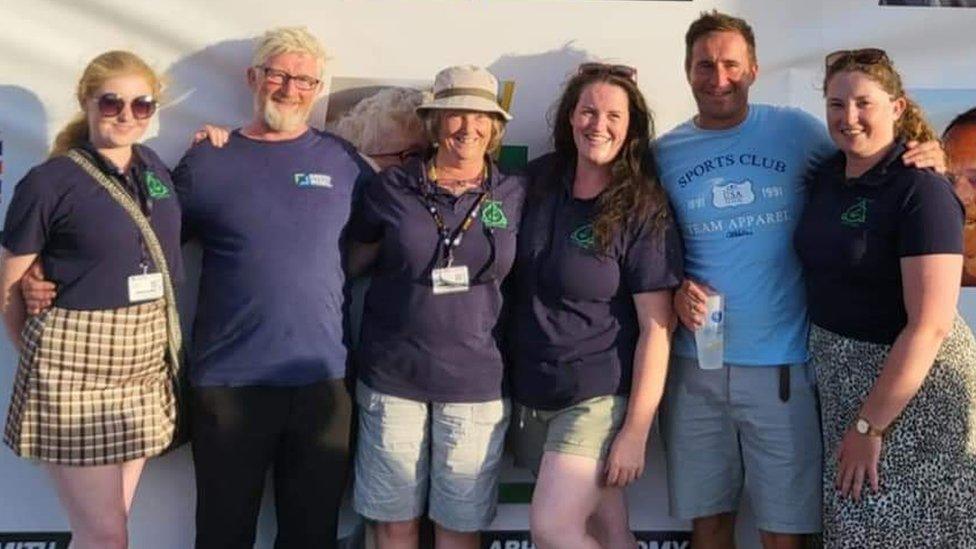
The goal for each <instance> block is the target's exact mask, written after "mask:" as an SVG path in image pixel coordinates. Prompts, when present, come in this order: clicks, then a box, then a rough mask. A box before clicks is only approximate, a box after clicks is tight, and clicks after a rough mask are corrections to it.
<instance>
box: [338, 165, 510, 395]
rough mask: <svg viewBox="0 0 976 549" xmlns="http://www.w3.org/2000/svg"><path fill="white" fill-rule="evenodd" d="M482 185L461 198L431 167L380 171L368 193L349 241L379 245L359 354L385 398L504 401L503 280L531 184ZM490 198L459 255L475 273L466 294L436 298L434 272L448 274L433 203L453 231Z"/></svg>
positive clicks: (364, 371) (366, 376)
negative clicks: (432, 177)
mask: <svg viewBox="0 0 976 549" xmlns="http://www.w3.org/2000/svg"><path fill="white" fill-rule="evenodd" d="M489 174H490V175H489V178H488V180H487V181H486V184H485V187H486V189H487V190H483V189H479V190H477V191H469V192H467V193H464V194H462V195H461V196H458V197H455V196H453V195H451V194H450V193H448V192H446V191H444V190H443V189H440V188H439V187H437V186H436V185H434V184H433V183H432V182H431V181H429V180H428V178H427V173H426V169H425V162H424V161H422V160H420V159H417V160H414V161H411V162H410V163H408V164H407V165H406V166H404V167H403V168H399V167H396V168H391V169H387V170H385V171H383V172H381V173H380V175H379V176H378V177H377V178H375V179H374V180H373V181H372V182H371V183H370V185H369V186H368V188H367V189H366V191H365V192H364V193H363V199H362V202H361V208H359V209H358V210H357V213H356V215H355V216H354V221H353V223H352V224H351V225H350V227H351V228H350V237H351V238H352V239H354V240H357V241H360V242H376V241H380V252H379V258H378V262H377V265H376V269H375V271H374V273H373V278H372V281H371V284H370V287H369V290H368V292H367V294H366V302H365V306H364V310H363V322H362V335H361V339H360V346H359V349H358V350H357V361H356V363H357V367H358V368H359V376H360V379H361V380H362V381H363V382H364V383H365V384H366V385H367V386H369V387H370V388H372V389H374V390H377V391H380V392H382V393H386V394H390V395H394V396H399V397H403V398H409V399H413V400H420V401H431V402H479V401H486V400H492V399H497V398H500V397H501V396H502V392H503V390H502V385H503V381H504V374H503V370H504V369H503V365H502V355H501V351H500V343H499V342H500V340H501V337H502V335H503V332H504V328H503V325H502V324H503V323H502V289H501V286H502V282H503V280H504V279H505V277H506V275H507V274H508V272H509V270H510V269H511V267H512V263H513V261H514V260H515V246H516V233H517V231H518V227H519V221H520V218H521V215H522V203H523V201H524V198H525V187H526V178H525V177H524V176H522V175H506V174H502V173H501V172H499V171H498V169H497V167H494V166H493V167H492V169H490V170H489ZM485 192H487V193H488V196H487V197H485V199H484V200H485V201H484V202H482V203H481V204H482V205H481V207H480V210H479V211H478V214H477V217H476V218H475V219H476V220H475V221H474V223H473V224H472V225H471V227H470V229H469V230H468V231H467V232H466V233H465V234H464V237H463V238H462V241H461V244H460V246H459V247H458V248H457V249H456V250H455V252H454V265H455V266H457V265H464V266H467V267H468V273H469V277H470V279H471V287H470V289H469V290H468V291H466V292H459V293H452V294H442V295H434V294H433V291H432V288H431V269H432V268H434V267H435V266H436V267H442V266H443V265H442V260H443V259H442V251H443V250H442V247H441V243H440V238H439V237H438V229H437V225H436V224H435V222H434V219H433V217H432V215H431V213H430V212H429V211H428V209H427V205H426V202H425V196H426V197H429V199H430V200H431V201H432V202H433V204H434V205H435V207H436V208H437V210H438V212H439V213H440V215H441V216H442V217H443V220H444V225H445V226H446V227H447V228H448V229H449V230H452V231H453V230H454V229H455V228H456V227H458V226H459V225H460V224H461V222H462V221H463V220H464V219H465V216H466V215H468V212H470V211H471V210H472V208H474V207H475V205H476V203H477V202H478V201H479V200H480V199H481V198H482V195H483V194H484V193H485Z"/></svg>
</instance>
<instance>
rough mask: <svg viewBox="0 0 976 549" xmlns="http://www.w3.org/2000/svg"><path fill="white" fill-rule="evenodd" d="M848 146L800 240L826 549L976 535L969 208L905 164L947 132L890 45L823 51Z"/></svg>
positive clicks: (952, 543) (819, 188)
mask: <svg viewBox="0 0 976 549" xmlns="http://www.w3.org/2000/svg"><path fill="white" fill-rule="evenodd" d="M826 65H827V67H826V77H825V79H824V95H825V97H826V103H827V125H828V129H829V130H830V135H831V138H832V139H833V140H834V142H835V143H836V144H837V146H838V148H840V152H839V153H838V154H837V155H836V156H835V157H834V158H833V159H832V160H831V161H829V162H827V164H826V165H825V166H824V167H823V168H822V169H821V170H820V171H819V172H818V173H817V174H816V176H815V178H814V180H813V182H812V183H811V184H810V185H809V186H808V188H809V189H810V190H809V192H810V195H809V202H808V203H807V206H806V209H805V211H804V213H803V216H802V218H801V220H800V223H799V226H798V228H797V231H796V234H795V245H796V249H797V251H798V252H799V256H800V260H801V262H802V264H803V268H804V273H805V275H806V276H805V279H806V286H807V298H808V299H807V303H808V307H809V313H810V320H811V321H812V324H813V326H812V327H811V333H810V355H811V362H812V364H813V366H814V368H815V369H816V372H817V385H818V391H819V393H820V402H821V423H822V427H823V447H824V468H823V474H824V477H823V488H824V489H823V493H824V543H825V545H826V546H827V547H852V548H853V547H858V548H860V547H896V546H897V547H909V546H916V545H922V544H925V545H932V546H937V547H972V546H974V544H976V498H974V495H976V370H974V369H973V364H974V363H976V342H974V340H973V336H972V333H971V332H970V331H969V328H968V327H966V325H965V323H964V322H963V321H962V319H960V317H959V316H958V314H957V313H956V301H957V299H958V297H959V280H960V275H961V271H962V250H963V247H962V231H961V229H962V223H963V210H962V207H961V205H960V203H959V201H958V199H956V197H955V195H954V194H953V190H952V187H951V186H950V184H949V182H948V181H947V180H945V179H944V178H943V177H942V176H940V175H938V174H936V173H935V172H933V171H931V170H921V169H917V168H913V167H907V166H905V165H904V164H903V163H902V162H901V161H900V160H899V157H900V156H901V155H902V153H903V152H904V150H905V144H906V143H907V142H908V141H912V140H915V141H929V140H932V139H933V138H934V136H935V133H934V132H933V131H932V129H931V128H930V127H929V126H928V124H927V123H926V122H925V118H924V116H923V115H922V112H921V109H919V107H918V105H916V104H915V103H914V102H913V101H912V100H911V99H909V98H908V97H907V96H906V94H905V90H904V88H903V86H902V82H901V77H900V76H899V75H898V72H897V71H896V70H895V68H894V66H893V64H892V62H891V60H890V59H889V58H888V56H887V54H886V53H885V52H884V51H882V50H879V49H874V48H868V49H861V50H853V51H846V50H845V51H838V52H835V53H832V54H831V55H829V56H827V60H826Z"/></svg>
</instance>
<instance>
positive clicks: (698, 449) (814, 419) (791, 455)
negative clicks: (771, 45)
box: [660, 357, 822, 534]
mask: <svg viewBox="0 0 976 549" xmlns="http://www.w3.org/2000/svg"><path fill="white" fill-rule="evenodd" d="M780 376H781V373H780V368H779V367H768V366H752V367H750V366H729V365H726V367H724V368H721V369H719V370H702V369H701V368H699V367H698V362H697V361H695V360H691V359H686V358H680V357H672V359H671V366H670V370H669V373H668V383H667V388H666V389H665V392H664V402H663V405H662V407H661V414H660V425H661V435H662V439H663V441H664V445H665V455H666V457H667V461H668V492H669V493H668V495H669V499H670V504H671V514H672V515H673V516H675V517H677V518H681V519H693V518H699V517H707V516H711V515H716V514H719V513H726V512H735V511H736V510H737V509H738V507H739V497H740V495H741V493H742V491H743V489H745V490H746V491H747V492H748V493H749V501H750V503H751V505H752V510H753V512H754V514H755V516H756V525H757V526H758V527H759V528H760V529H761V530H765V531H767V532H775V533H783V534H804V533H814V532H819V531H820V529H821V483H820V481H821V467H822V463H821V454H822V451H821V446H822V443H821V438H820V419H819V417H818V411H817V399H816V394H815V392H816V386H815V382H814V377H813V374H812V372H811V371H810V369H809V367H808V366H807V365H805V364H797V365H792V366H790V367H789V377H790V379H789V381H790V384H789V399H788V400H787V401H785V402H784V401H783V400H782V399H781V398H780Z"/></svg>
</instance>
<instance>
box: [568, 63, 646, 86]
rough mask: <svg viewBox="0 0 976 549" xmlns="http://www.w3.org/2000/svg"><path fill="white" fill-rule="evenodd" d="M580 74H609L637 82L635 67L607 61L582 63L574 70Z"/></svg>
mask: <svg viewBox="0 0 976 549" xmlns="http://www.w3.org/2000/svg"><path fill="white" fill-rule="evenodd" d="M576 74H578V75H580V76H588V75H591V74H611V75H613V76H619V77H621V78H626V79H627V80H630V81H631V82H634V83H637V69H635V68H634V67H631V66H630V65H610V64H607V63H583V64H581V65H580V66H579V69H577V70H576Z"/></svg>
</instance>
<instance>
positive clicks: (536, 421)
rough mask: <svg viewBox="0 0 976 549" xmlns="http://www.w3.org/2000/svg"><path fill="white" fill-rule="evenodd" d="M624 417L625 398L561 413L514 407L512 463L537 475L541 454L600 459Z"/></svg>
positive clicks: (588, 403)
mask: <svg viewBox="0 0 976 549" xmlns="http://www.w3.org/2000/svg"><path fill="white" fill-rule="evenodd" d="M626 415H627V397H626V396H621V395H606V396H599V397H595V398H591V399H588V400H584V401H583V402H580V403H578V404H573V405H572V406H567V407H565V408H563V409H561V410H535V409H532V408H528V407H526V406H522V405H520V404H518V405H516V412H515V422H514V424H513V426H512V429H513V432H512V440H513V444H514V450H515V460H516V463H517V464H518V465H519V466H521V467H528V468H529V469H531V470H532V471H533V472H535V473H538V472H539V465H540V464H541V463H542V454H543V453H544V452H555V453H559V454H573V455H577V456H583V457H588V458H593V459H594V460H597V461H599V460H604V459H606V458H607V455H608V454H609V453H610V445H611V444H613V438H614V437H615V436H617V433H618V432H619V431H620V428H621V426H623V423H624V417H625V416H626Z"/></svg>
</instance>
